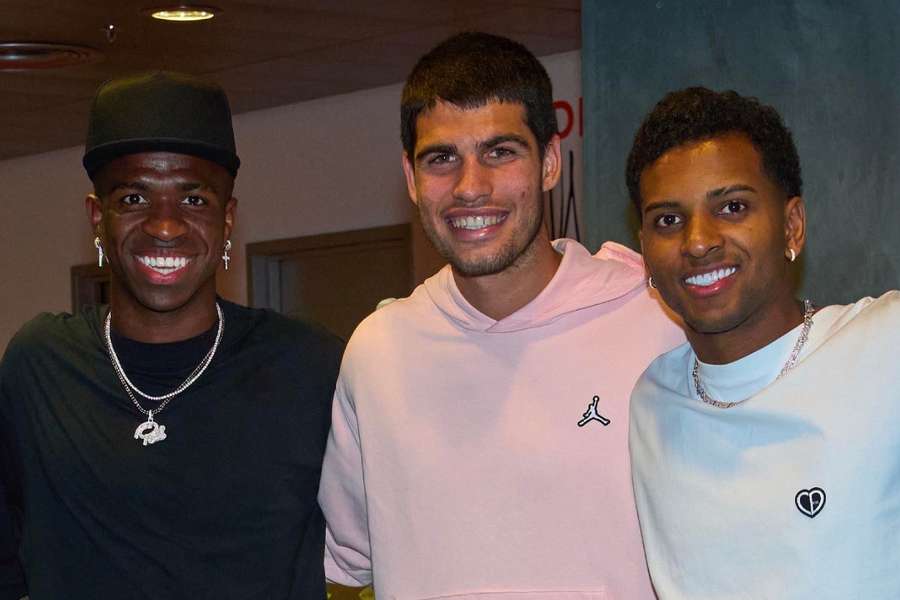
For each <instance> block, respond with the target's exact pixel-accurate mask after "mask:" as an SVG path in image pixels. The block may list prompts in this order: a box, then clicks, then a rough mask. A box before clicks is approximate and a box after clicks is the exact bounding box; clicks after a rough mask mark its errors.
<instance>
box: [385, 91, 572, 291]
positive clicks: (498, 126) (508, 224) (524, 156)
mask: <svg viewBox="0 0 900 600" xmlns="http://www.w3.org/2000/svg"><path fill="white" fill-rule="evenodd" d="M416 131H417V139H416V146H415V153H414V156H411V157H410V156H407V157H405V158H404V160H403V170H404V173H405V174H406V181H407V187H408V190H409V194H410V197H411V198H412V200H413V202H415V203H416V205H417V206H418V209H419V215H420V217H421V220H422V226H423V228H424V229H425V233H426V234H427V235H428V237H429V239H430V240H431V242H432V243H433V244H434V246H435V247H436V248H437V250H438V251H439V252H440V253H441V255H442V256H443V257H444V258H446V259H447V260H448V261H449V262H450V264H451V265H452V266H453V268H454V270H455V271H456V272H457V273H459V274H461V275H463V276H466V277H478V276H482V275H492V274H495V273H500V272H502V271H504V270H506V269H508V268H510V267H511V266H513V265H516V264H524V263H525V262H527V259H528V257H529V255H530V254H532V253H533V252H534V249H535V247H536V244H538V243H539V241H543V242H545V244H544V245H546V246H547V248H548V249H549V244H548V243H546V242H547V241H548V240H546V239H545V238H546V232H545V230H544V228H543V227H542V226H541V225H542V221H543V192H544V191H546V190H549V189H551V188H552V187H553V186H554V185H556V182H557V180H558V179H559V138H558V137H555V136H554V138H553V140H552V141H551V142H550V144H549V145H548V147H547V149H546V151H545V153H544V156H543V159H542V158H541V152H540V148H538V144H537V141H536V139H535V137H534V135H533V134H532V132H531V130H530V129H529V128H528V126H527V124H526V122H525V110H524V108H523V107H522V105H520V104H516V103H501V102H488V103H487V104H486V105H484V106H481V107H477V108H471V109H462V108H459V107H457V106H454V105H452V104H448V103H445V102H438V103H437V105H436V106H435V107H434V108H432V109H430V110H427V111H425V112H423V113H422V114H421V115H419V117H418V119H417V121H416Z"/></svg>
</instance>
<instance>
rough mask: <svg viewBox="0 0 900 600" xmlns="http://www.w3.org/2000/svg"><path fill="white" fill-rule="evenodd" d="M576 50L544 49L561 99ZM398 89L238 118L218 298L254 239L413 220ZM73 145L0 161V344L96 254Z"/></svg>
mask: <svg viewBox="0 0 900 600" xmlns="http://www.w3.org/2000/svg"><path fill="white" fill-rule="evenodd" d="M578 59H579V56H578V53H577V52H570V53H566V54H560V55H555V56H551V57H547V58H545V59H542V60H543V61H544V63H545V64H546V66H547V69H548V71H549V72H550V75H551V77H552V78H553V80H554V85H555V87H556V90H557V97H566V98H567V99H571V100H577V97H578V95H580V85H579V83H578V82H579V79H580V74H579V69H580V65H579V60H578ZM399 99H400V85H392V86H387V87H381V88H375V89H371V90H365V91H361V92H355V93H353V94H346V95H343V96H335V97H331V98H323V99H319V100H313V101H310V102H304V103H300V104H293V105H290V106H283V107H278V108H274V109H269V110H263V111H256V112H251V113H245V114H242V115H238V116H237V117H235V134H236V136H237V144H238V153H239V154H240V156H241V160H242V163H243V164H242V166H241V170H240V172H239V174H238V178H237V185H236V188H235V195H236V196H237V197H238V199H239V204H238V217H237V227H236V230H235V233H234V236H233V242H234V246H235V251H234V252H233V253H232V256H233V258H234V260H233V261H232V267H233V268H232V269H230V270H229V271H228V272H227V273H224V272H220V280H219V289H220V292H221V293H222V294H223V295H224V296H225V297H227V298H230V299H234V300H236V301H238V302H246V299H247V290H246V273H247V271H246V265H245V262H244V247H245V245H246V244H248V243H250V242H258V241H264V240H272V239H279V238H287V237H297V236H303V235H312V234H317V233H327V232H332V231H344V230H350V229H362V228H366V227H377V226H380V225H391V224H396V223H403V222H406V221H408V220H409V219H410V214H411V211H410V206H411V205H410V203H409V200H408V198H407V195H406V188H405V185H404V183H403V176H402V173H401V171H400V162H399V161H400V155H401V147H400V139H399V127H398V125H399V116H398V112H399V111H398V110H397V108H398V105H399ZM569 143H572V141H570V142H569ZM81 154H82V148H80V147H78V148H68V149H65V150H60V151H56V152H50V153H47V154H41V155H37V156H29V157H24V158H18V159H13V160H8V161H0V240H2V249H3V252H2V253H0V268H2V269H3V273H4V275H5V285H3V286H2V292H0V348H5V347H6V343H7V342H8V340H9V338H10V337H11V336H12V335H13V333H15V331H16V330H17V329H18V328H19V327H20V326H21V325H22V323H24V322H25V321H27V320H28V319H30V318H31V317H33V316H34V315H35V314H37V313H38V312H41V311H52V312H59V311H68V310H71V290H70V284H69V268H70V267H71V266H72V265H76V264H82V263H86V262H91V261H93V260H95V254H94V248H93V245H92V239H93V236H92V235H91V231H90V228H89V227H88V224H87V218H86V216H85V214H84V208H83V198H84V195H85V194H86V193H87V192H88V191H90V189H91V187H90V182H89V181H88V179H87V177H86V176H85V175H84V171H83V170H82V168H81ZM577 155H578V156H580V140H577ZM419 251H422V246H421V244H420V245H419Z"/></svg>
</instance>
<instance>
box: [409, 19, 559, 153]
mask: <svg viewBox="0 0 900 600" xmlns="http://www.w3.org/2000/svg"><path fill="white" fill-rule="evenodd" d="M438 100H442V101H444V102H449V103H450V104H454V105H456V106H458V107H460V108H464V109H468V108H478V107H480V106H484V105H485V104H487V103H488V102H492V101H499V102H515V103H519V104H522V105H523V106H524V107H525V121H526V123H527V124H528V128H529V129H530V130H531V133H532V134H534V137H535V138H536V139H537V142H538V148H539V150H540V153H541V157H543V154H544V150H545V149H546V147H547V144H549V143H550V139H551V138H552V137H553V135H554V134H555V133H556V131H557V124H556V111H555V110H554V108H553V86H552V85H551V83H550V77H549V76H548V75H547V71H546V70H545V69H544V66H543V65H542V64H541V63H540V62H539V61H538V59H537V58H535V56H534V54H532V53H531V52H529V50H528V49H527V48H526V47H525V46H523V45H522V44H520V43H518V42H514V41H513V40H510V39H507V38H504V37H500V36H496V35H491V34H488V33H478V32H466V33H460V34H457V35H454V36H453V37H451V38H449V39H447V40H446V41H444V42H442V43H441V44H439V45H438V46H437V47H435V48H434V49H433V50H431V51H430V52H429V53H428V54H426V55H425V56H423V57H422V58H421V59H419V62H418V63H416V66H415V67H413V70H412V73H410V75H409V77H408V78H407V79H406V85H405V86H403V98H402V100H401V101H400V137H401V139H402V141H403V150H405V151H406V154H407V156H409V157H410V158H412V156H413V153H414V151H415V146H416V119H418V117H419V114H420V113H421V112H422V111H425V110H428V109H431V108H434V105H435V104H436V103H437V101H438Z"/></svg>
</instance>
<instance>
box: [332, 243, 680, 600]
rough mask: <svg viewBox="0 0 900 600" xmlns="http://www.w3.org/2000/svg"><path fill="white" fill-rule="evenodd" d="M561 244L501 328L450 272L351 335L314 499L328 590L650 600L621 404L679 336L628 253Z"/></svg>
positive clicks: (382, 598)
mask: <svg viewBox="0 0 900 600" xmlns="http://www.w3.org/2000/svg"><path fill="white" fill-rule="evenodd" d="M554 245H555V247H556V249H557V251H559V252H562V253H563V260H562V263H561V265H560V267H559V270H558V271H557V273H556V275H555V276H554V277H553V279H552V280H551V282H550V283H549V284H548V285H547V287H546V288H545V289H544V290H543V291H542V292H541V293H540V294H539V295H538V296H537V297H536V298H535V299H534V300H533V301H532V302H530V303H529V304H528V305H526V306H525V307H523V308H522V309H520V310H519V311H517V312H516V313H514V314H512V315H510V316H509V317H507V318H505V319H502V320H500V321H495V320H493V319H491V318H489V317H487V316H485V315H483V314H481V313H480V312H478V311H477V310H476V309H475V308H474V307H472V306H471V305H470V304H469V303H468V302H467V301H466V300H465V299H464V298H463V296H462V295H461V294H460V292H459V290H458V289H457V287H456V285H455V283H454V280H453V276H452V273H451V272H450V269H449V267H445V268H444V269H443V270H441V271H440V272H439V273H437V274H436V275H435V276H433V277H431V278H430V279H428V280H427V281H426V282H425V283H424V284H423V285H421V286H419V287H418V288H416V290H415V291H414V292H413V293H412V295H411V296H410V297H408V298H405V299H403V300H399V301H397V302H394V303H392V304H390V305H388V306H387V307H385V308H383V309H381V310H379V311H377V312H375V313H374V314H372V315H371V316H369V317H368V318H367V319H366V320H365V321H363V323H362V324H361V325H360V326H359V328H357V330H356V332H355V333H354V334H353V337H352V338H351V339H350V343H349V345H348V347H347V351H346V354H345V355H344V362H343V365H342V367H341V375H340V378H339V380H338V385H337V390H336V392H335V404H334V413H333V426H332V431H331V436H330V438H329V441H328V450H327V452H326V455H325V464H324V467H323V475H322V485H321V488H320V492H319V500H320V503H321V504H322V507H323V510H324V511H325V516H326V519H327V521H328V530H327V533H326V556H325V565H326V572H327V575H328V578H329V579H330V580H332V581H335V582H338V583H343V584H345V585H363V584H367V583H369V582H371V581H372V579H373V573H374V586H375V593H376V597H377V598H378V599H379V600H390V599H394V598H397V599H402V600H420V599H436V598H450V597H452V598H453V599H454V600H468V599H475V598H477V599H478V600H492V599H501V598H502V599H503V600H513V599H520V598H528V599H531V600H536V599H541V600H544V599H561V600H562V599H576V598H578V599H601V598H602V599H607V598H615V599H621V600H640V599H642V598H653V592H652V591H651V588H650V581H649V578H648V575H647V569H646V565H645V562H644V554H643V550H642V548H641V541H640V533H639V530H638V524H637V519H636V517H635V509H634V499H633V495H632V487H631V475H630V471H629V464H628V457H627V447H628V446H627V440H626V435H627V432H628V422H627V419H628V398H629V395H630V393H631V388H632V386H633V385H634V383H635V381H636V380H637V377H638V376H639V375H640V374H641V372H642V371H643V370H644V368H645V367H646V366H647V365H648V364H649V363H650V361H651V360H652V359H653V358H655V357H656V356H657V355H658V354H661V353H662V352H665V351H667V350H669V349H670V348H672V347H674V346H676V345H678V344H679V343H681V342H683V340H684V337H683V334H682V333H681V331H680V330H679V329H678V328H677V327H676V326H675V325H674V324H673V323H672V322H671V321H670V320H669V318H668V317H667V316H666V315H665V314H664V313H663V311H662V310H661V308H660V306H659V304H658V303H657V301H656V300H655V299H654V298H652V297H651V296H650V295H649V294H648V292H647V289H646V285H645V283H644V270H643V265H642V263H641V259H640V256H639V255H637V254H635V253H634V252H632V251H631V250H628V249H627V248H625V247H623V246H619V245H617V244H605V245H604V247H603V248H602V249H601V250H600V252H598V253H597V255H596V256H593V257H592V256H591V255H590V254H589V253H588V252H587V250H585V249H584V248H583V247H582V246H580V245H579V244H578V243H576V242H574V241H572V240H558V241H557V242H555V244H554ZM595 397H596V400H597V401H596V402H594V399H595ZM592 405H593V407H594V408H592ZM607 420H608V421H607ZM604 423H606V424H604Z"/></svg>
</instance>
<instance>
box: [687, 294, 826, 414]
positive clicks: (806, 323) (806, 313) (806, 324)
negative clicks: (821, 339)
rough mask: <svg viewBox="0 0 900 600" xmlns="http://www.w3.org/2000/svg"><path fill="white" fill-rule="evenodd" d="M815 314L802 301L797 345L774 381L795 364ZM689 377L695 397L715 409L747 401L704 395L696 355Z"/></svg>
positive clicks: (807, 337)
mask: <svg viewBox="0 0 900 600" xmlns="http://www.w3.org/2000/svg"><path fill="white" fill-rule="evenodd" d="M815 312H816V311H815V308H814V307H813V304H812V302H810V301H809V300H808V299H807V300H804V301H803V328H802V329H801V330H800V337H799V338H797V343H796V344H794V349H793V350H791V355H790V356H789V357H788V359H787V362H785V363H784V366H783V367H781V371H780V372H779V373H778V376H777V377H776V378H775V379H776V380H778V379H781V377H782V376H783V375H784V374H785V373H787V372H788V371H790V370H791V369H792V368H793V367H794V364H796V362H797V358H798V357H799V356H800V351H801V350H803V345H804V344H806V340H807V339H809V329H810V328H811V327H812V323H813V321H812V317H813V313H815ZM691 377H692V378H693V380H694V387H695V388H696V389H697V395H698V396H699V397H700V399H701V400H703V401H704V402H706V403H707V404H709V405H710V406H715V407H716V408H731V407H732V406H737V405H738V404H741V403H742V402H746V401H747V398H744V399H743V400H737V401H735V402H722V401H721V400H716V399H714V398H711V397H710V395H709V394H707V393H706V389H704V387H703V384H702V383H700V361H699V360H698V359H697V357H696V355H695V356H694V368H693V369H691Z"/></svg>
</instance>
